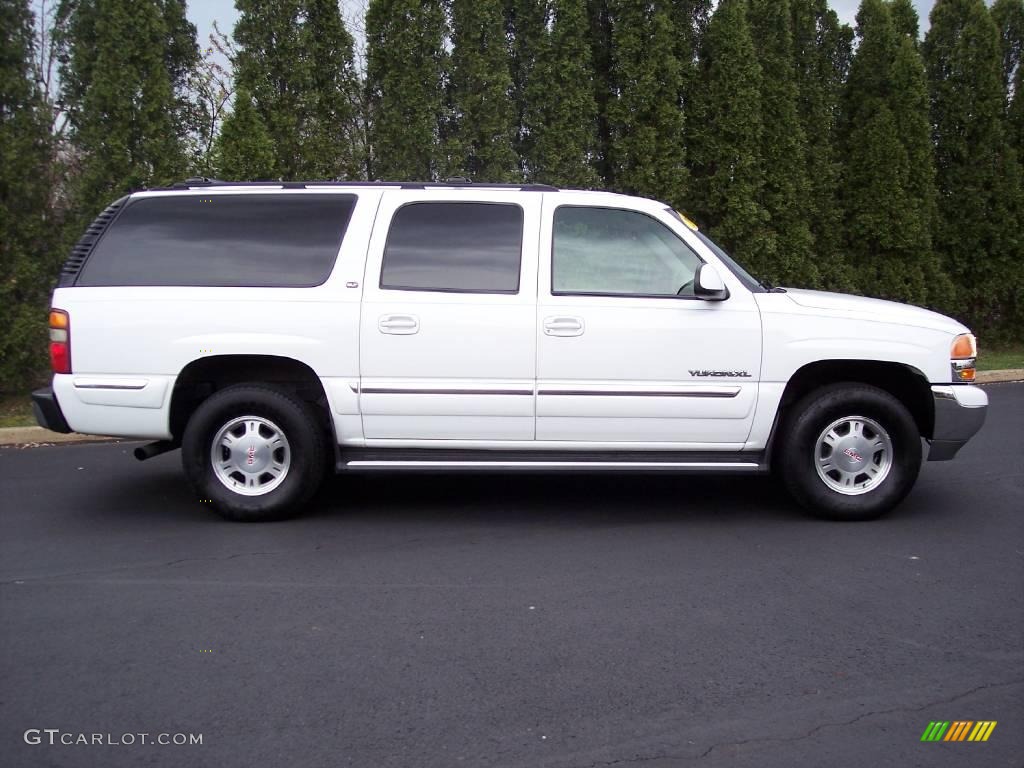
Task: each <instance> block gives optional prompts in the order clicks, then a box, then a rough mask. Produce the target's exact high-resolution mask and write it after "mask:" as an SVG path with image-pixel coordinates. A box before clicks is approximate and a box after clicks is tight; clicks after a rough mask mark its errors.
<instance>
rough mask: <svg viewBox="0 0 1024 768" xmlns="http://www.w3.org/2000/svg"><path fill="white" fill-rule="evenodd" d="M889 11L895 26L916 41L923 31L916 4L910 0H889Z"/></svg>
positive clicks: (899, 31) (901, 32)
mask: <svg viewBox="0 0 1024 768" xmlns="http://www.w3.org/2000/svg"><path fill="white" fill-rule="evenodd" d="M889 13H890V15H891V16H892V25H893V28H894V29H895V30H896V31H897V32H898V33H899V34H901V35H906V36H907V37H909V38H910V39H911V40H913V41H914V42H915V43H916V42H917V39H918V37H920V35H921V31H920V19H918V16H917V9H916V8H914V4H913V3H912V2H911V1H910V0H889Z"/></svg>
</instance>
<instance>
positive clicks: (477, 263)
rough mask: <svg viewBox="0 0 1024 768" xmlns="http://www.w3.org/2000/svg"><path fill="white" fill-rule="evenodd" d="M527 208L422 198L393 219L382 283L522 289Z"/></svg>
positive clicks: (455, 289)
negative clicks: (520, 286) (422, 199)
mask: <svg viewBox="0 0 1024 768" xmlns="http://www.w3.org/2000/svg"><path fill="white" fill-rule="evenodd" d="M522 256H523V209H522V208H520V207H519V206H518V205H514V204H510V203H463V202H424V203H409V204H408V205H404V206H402V207H401V208H399V209H398V210H397V211H396V212H395V215H394V217H393V218H392V220H391V230H390V231H389V232H388V240H387V245H385V246H384V263H383V267H382V269H381V276H380V287H381V288H385V289H392V290H399V291H445V292H452V293H518V292H519V268H520V265H521V263H522Z"/></svg>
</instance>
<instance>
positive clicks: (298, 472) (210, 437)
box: [181, 385, 325, 521]
mask: <svg viewBox="0 0 1024 768" xmlns="http://www.w3.org/2000/svg"><path fill="white" fill-rule="evenodd" d="M324 454H325V446H324V432H323V430H322V429H321V428H320V425H319V424H318V422H317V421H316V419H315V417H314V415H313V414H312V412H311V411H310V408H309V407H308V406H307V405H306V404H305V403H303V402H302V401H300V400H297V399H296V398H294V397H293V396H292V395H290V394H288V393H286V392H282V391H280V390H277V389H271V388H270V387H265V386H259V385H239V386H234V387H228V388H227V389H223V390H221V391H219V392H217V393H215V394H214V395H212V396H210V397H209V398H208V399H206V400H204V401H203V402H202V403H201V404H200V406H199V407H198V408H197V409H196V411H195V413H193V414H192V417H191V418H190V419H189V421H188V425H187V426H186V427H185V435H184V438H183V440H182V443H181V457H182V464H183V466H184V469H185V474H186V476H187V477H188V479H189V482H190V483H191V484H192V486H193V488H195V490H196V493H197V494H198V495H199V497H200V498H201V499H203V500H206V501H209V502H211V503H212V504H213V506H214V507H216V509H217V511H218V512H220V514H221V515H222V516H224V517H226V518H227V519H229V520H239V521H262V520H275V519H280V518H282V517H287V516H289V515H292V514H294V513H295V512H297V511H299V509H300V508H301V507H302V505H303V504H304V503H305V502H306V501H308V500H309V499H310V497H312V495H313V494H314V493H315V492H316V490H317V488H318V487H319V486H320V483H321V482H322V481H323V476H324V466H325V465H324Z"/></svg>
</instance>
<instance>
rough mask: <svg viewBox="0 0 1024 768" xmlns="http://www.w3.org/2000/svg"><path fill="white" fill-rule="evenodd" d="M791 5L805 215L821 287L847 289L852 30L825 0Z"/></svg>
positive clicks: (804, 0)
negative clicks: (847, 93)
mask: <svg viewBox="0 0 1024 768" xmlns="http://www.w3.org/2000/svg"><path fill="white" fill-rule="evenodd" d="M791 6H792V14H793V58H794V70H795V72H796V87H797V93H798V101H797V104H798V110H797V111H798V116H799V119H800V125H801V127H802V128H803V132H804V137H805V140H806V148H805V159H806V163H807V171H806V178H807V181H808V189H809V192H808V200H807V204H806V213H805V216H806V219H807V221H808V222H809V225H810V230H811V234H812V237H813V241H814V245H813V249H814V257H815V262H816V264H817V266H818V271H819V273H820V278H819V280H820V286H821V287H825V288H829V289H832V290H848V289H850V288H851V287H852V275H851V271H850V268H849V265H848V263H847V261H846V256H845V254H844V253H843V249H842V246H841V242H842V237H841V230H842V214H841V209H840V206H839V199H838V195H839V179H840V169H841V164H840V161H839V156H838V153H837V152H836V117H837V112H838V103H839V95H840V92H841V88H842V84H843V82H844V81H845V79H846V75H847V72H848V71H849V65H850V57H851V56H852V42H853V30H852V29H850V27H848V26H847V25H845V24H840V23H839V17H838V16H837V15H836V13H835V11H833V10H831V9H830V8H829V7H828V2H827V0H792V3H791Z"/></svg>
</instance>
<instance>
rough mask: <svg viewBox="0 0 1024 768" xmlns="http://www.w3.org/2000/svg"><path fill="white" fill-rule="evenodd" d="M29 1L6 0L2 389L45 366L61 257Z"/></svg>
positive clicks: (1, 6)
mask: <svg viewBox="0 0 1024 768" xmlns="http://www.w3.org/2000/svg"><path fill="white" fill-rule="evenodd" d="M32 23H33V22H32V13H31V12H30V11H29V6H28V0H0V157H2V158H3V162H2V163H0V233H2V235H0V328H3V333H2V334H0V391H8V392H10V391H16V390H22V389H24V388H27V387H29V386H32V385H33V384H35V383H37V380H38V379H40V378H41V372H42V371H43V370H44V368H45V350H46V322H45V318H46V308H47V305H48V302H49V298H50V290H51V288H52V287H53V280H54V277H55V276H56V272H57V266H58V263H59V258H60V256H63V254H59V255H58V254H57V253H55V252H54V250H53V249H52V246H53V244H54V243H53V241H54V238H53V230H54V222H53V220H52V214H51V212H50V195H51V189H50V183H49V179H50V169H49V167H48V166H49V164H50V163H51V162H52V147H51V142H50V136H49V122H48V119H47V109H46V104H45V103H44V100H43V97H42V94H40V93H39V90H38V88H37V87H36V84H35V80H34V78H33V72H32V66H31V61H32V56H33V54H34V52H35V49H34V45H33V36H32Z"/></svg>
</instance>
